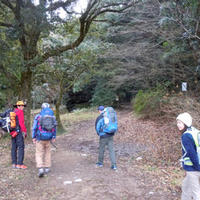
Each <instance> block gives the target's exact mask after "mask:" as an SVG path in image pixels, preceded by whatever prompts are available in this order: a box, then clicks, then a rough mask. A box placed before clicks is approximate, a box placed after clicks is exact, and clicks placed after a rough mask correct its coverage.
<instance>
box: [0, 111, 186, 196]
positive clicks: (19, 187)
mask: <svg viewBox="0 0 200 200" xmlns="http://www.w3.org/2000/svg"><path fill="white" fill-rule="evenodd" d="M129 114H130V112H128V111H120V112H119V113H118V120H120V121H123V120H125V119H127V117H128V116H129ZM94 122H95V118H94V119H92V120H91V119H89V120H83V121H80V122H79V123H78V124H71V125H70V126H69V127H68V128H67V133H66V134H63V135H60V136H58V137H57V140H56V143H55V144H56V147H57V148H55V147H54V146H52V170H51V172H50V173H49V174H48V175H45V176H44V177H43V178H39V177H38V176H37V169H36V167H35V147H34V145H33V144H32V143H31V142H30V141H29V142H28V141H26V148H25V161H24V163H25V164H26V165H27V166H28V169H26V170H22V169H12V168H11V164H10V163H11V160H10V146H9V145H10V144H9V141H8V140H7V142H6V140H5V141H4V143H2V142H1V143H0V145H1V146H0V200H25V199H26V200H85V199H88V200H101V199H102V200H103V199H104V200H147V199H148V200H178V199H180V192H181V191H180V183H181V178H182V175H183V172H182V170H180V169H179V168H175V167H171V168H170V167H166V168H163V167H158V166H157V167H156V166H155V167H154V166H151V165H149V164H145V162H144V161H142V158H143V155H142V152H143V150H144V148H145V147H144V146H142V145H138V144H135V143H133V142H132V141H131V140H130V139H129V141H125V140H124V139H123V137H122V136H120V133H117V134H116V136H115V137H114V141H115V150H116V157H117V167H118V169H117V170H116V171H114V170H111V169H110V161H109V155H108V151H107V150H106V151H105V158H104V160H105V162H104V166H103V167H102V168H97V167H96V166H95V163H96V162H97V157H98V136H97V135H96V133H95V131H94ZM134 125H135V127H137V129H135V131H137V130H138V129H139V128H141V129H144V127H140V126H144V124H141V123H140V121H138V120H137V119H134ZM145 126H146V128H147V129H148V131H151V127H152V124H148V122H146V123H145ZM119 128H120V127H119ZM160 128H162V127H160ZM152 131H153V130H152ZM132 137H134V130H133V132H132ZM180 177H181V178H180Z"/></svg>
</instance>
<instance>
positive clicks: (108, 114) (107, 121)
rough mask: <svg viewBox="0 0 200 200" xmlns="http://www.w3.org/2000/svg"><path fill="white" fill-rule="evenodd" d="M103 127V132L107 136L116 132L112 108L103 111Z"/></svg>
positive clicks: (114, 114) (115, 118) (115, 115)
mask: <svg viewBox="0 0 200 200" xmlns="http://www.w3.org/2000/svg"><path fill="white" fill-rule="evenodd" d="M103 117H104V126H103V132H104V133H107V134H112V135H113V134H114V133H115V132H116V131H117V128H118V126H117V114H116V112H115V110H114V109H113V108H112V107H107V108H105V109H104V113H103Z"/></svg>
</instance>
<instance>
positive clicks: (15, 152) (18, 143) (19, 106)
mask: <svg viewBox="0 0 200 200" xmlns="http://www.w3.org/2000/svg"><path fill="white" fill-rule="evenodd" d="M25 106H26V105H25V104H24V102H23V101H18V102H17V103H16V105H14V107H15V109H14V112H15V113H16V116H17V117H16V118H17V120H18V124H19V128H18V130H17V132H18V134H17V136H16V137H14V138H13V137H12V148H11V157H12V167H13V168H17V169H26V168H27V166H25V165H24V164H23V161H24V138H25V137H26V136H27V130H26V126H25V123H24V107H25Z"/></svg>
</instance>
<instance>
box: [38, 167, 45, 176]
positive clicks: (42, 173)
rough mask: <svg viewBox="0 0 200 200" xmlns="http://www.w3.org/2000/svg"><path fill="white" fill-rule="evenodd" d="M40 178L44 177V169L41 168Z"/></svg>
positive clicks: (39, 171)
mask: <svg viewBox="0 0 200 200" xmlns="http://www.w3.org/2000/svg"><path fill="white" fill-rule="evenodd" d="M38 176H39V178H41V177H43V176H44V169H43V168H39V170H38Z"/></svg>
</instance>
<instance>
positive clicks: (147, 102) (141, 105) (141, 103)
mask: <svg viewBox="0 0 200 200" xmlns="http://www.w3.org/2000/svg"><path fill="white" fill-rule="evenodd" d="M165 93H166V90H165V87H162V86H160V85H158V86H157V87H156V88H153V89H149V90H146V91H143V90H139V92H138V93H137V95H136V97H135V99H134V100H133V110H134V112H135V114H136V115H139V116H142V117H150V116H156V115H160V114H161V112H160V106H161V103H162V102H163V96H164V95H165Z"/></svg>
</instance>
